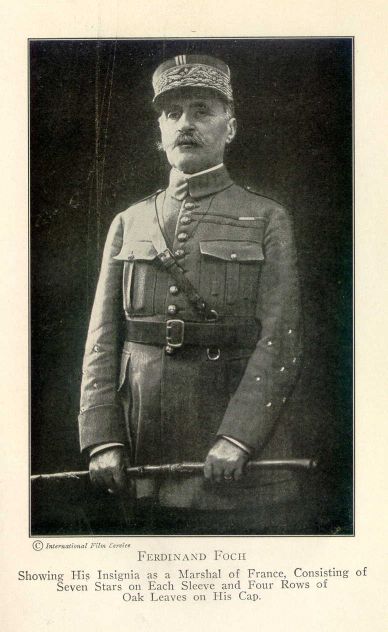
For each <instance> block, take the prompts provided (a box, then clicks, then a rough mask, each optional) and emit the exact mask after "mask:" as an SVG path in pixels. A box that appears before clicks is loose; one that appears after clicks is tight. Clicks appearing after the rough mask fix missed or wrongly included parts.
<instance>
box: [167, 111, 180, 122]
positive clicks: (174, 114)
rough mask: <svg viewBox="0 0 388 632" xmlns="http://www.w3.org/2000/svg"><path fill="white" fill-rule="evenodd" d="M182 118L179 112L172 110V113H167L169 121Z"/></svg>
mask: <svg viewBox="0 0 388 632" xmlns="http://www.w3.org/2000/svg"><path fill="white" fill-rule="evenodd" d="M179 117H180V113H179V112H178V110H171V111H170V112H167V118H169V119H174V120H176V119H179Z"/></svg>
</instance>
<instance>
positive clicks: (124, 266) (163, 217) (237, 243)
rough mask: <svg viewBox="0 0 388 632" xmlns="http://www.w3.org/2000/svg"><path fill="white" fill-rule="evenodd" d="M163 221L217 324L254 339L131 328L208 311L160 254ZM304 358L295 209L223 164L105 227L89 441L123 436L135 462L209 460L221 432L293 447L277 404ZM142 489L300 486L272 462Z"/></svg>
mask: <svg viewBox="0 0 388 632" xmlns="http://www.w3.org/2000/svg"><path fill="white" fill-rule="evenodd" d="M166 210H167V213H166ZM174 212H175V220H173V222H172V223H171V222H169V217H170V218H171V214H172V215H174ZM174 224H176V225H175V226H174ZM161 229H162V230H163V231H164V236H165V238H166V240H167V243H168V245H169V246H170V248H171V250H172V252H174V254H175V257H176V258H177V260H178V261H179V264H180V266H181V267H182V268H183V270H184V271H185V274H186V275H187V278H188V279H189V280H190V281H191V283H192V284H193V285H194V286H195V287H196V288H197V289H198V291H199V293H200V294H201V296H203V298H204V299H205V300H206V302H207V303H208V304H209V306H210V307H211V308H212V309H214V310H216V312H217V314H218V321H217V322H219V323H223V324H229V325H232V326H233V325H234V326H235V327H236V328H244V327H245V326H247V325H248V324H250V323H255V324H256V326H257V330H258V332H259V333H258V337H257V341H256V342H255V344H254V345H253V346H252V344H251V343H250V344H249V345H248V344H246V345H245V344H244V343H239V345H238V346H236V345H225V346H222V345H219V346H217V348H213V347H212V346H210V347H206V346H202V345H190V344H188V345H185V344H184V345H183V347H182V348H180V349H177V350H176V351H175V352H174V353H173V354H172V355H168V354H166V353H165V348H164V347H163V346H162V345H154V344H140V343H138V342H131V341H128V340H125V333H123V332H125V322H126V321H140V322H142V323H149V322H151V323H152V322H165V321H166V320H168V319H171V318H174V319H181V320H183V321H185V322H186V323H190V322H201V321H203V317H202V316H201V315H200V314H199V313H198V312H197V310H196V309H195V308H194V307H193V306H192V305H191V303H190V302H189V301H188V299H187V297H186V295H185V293H184V292H182V291H181V290H180V289H179V288H178V287H177V286H176V283H175V281H174V278H173V277H172V276H170V275H169V273H168V272H167V271H166V270H165V269H164V268H163V267H161V266H160V265H159V260H158V258H157V254H158V252H157V248H156V247H155V243H154V241H155V240H153V237H152V235H155V234H157V231H158V230H159V231H160V230H161ZM174 229H175V230H174ZM300 360H301V323H300V302H299V285H298V275H297V269H296V254H295V247H294V241H293V234H292V228H291V223H290V219H289V217H288V214H287V212H286V211H285V209H284V208H283V207H282V206H281V205H279V204H278V203H276V202H274V201H273V200H270V199H268V198H265V197H262V196H260V195H257V194H255V193H252V192H249V191H247V190H245V189H243V188H241V187H239V186H237V185H236V184H234V183H233V182H232V180H231V179H230V177H229V175H228V173H227V171H226V169H225V167H224V166H222V167H221V168H220V169H216V170H214V171H211V172H209V173H204V174H201V175H198V176H194V177H192V178H190V180H189V181H188V195H187V196H186V197H185V198H184V199H183V200H182V201H178V200H176V199H175V198H174V196H173V192H171V187H169V188H168V189H167V190H166V191H161V192H158V193H157V194H155V195H153V196H151V197H150V198H148V199H146V200H144V201H142V202H140V203H138V204H135V205H133V206H131V207H130V208H129V209H127V210H126V211H124V212H123V213H120V214H119V215H117V216H116V218H115V219H114V221H113V223H112V225H111V228H110V230H109V234H108V237H107V240H106V245H105V249H104V254H103V261H102V266H101V272H100V277H99V282H98V286H97V291H96V297H95V301H94V306H93V310H92V316H91V321H90V326H89V332H88V337H87V342H86V349H85V356H84V364H83V380H82V394H81V411H80V415H79V424H80V441H81V448H82V450H85V449H87V448H90V447H92V446H95V445H98V444H103V443H109V442H120V443H124V444H125V445H126V446H127V448H128V451H129V454H130V458H131V461H132V463H133V464H139V465H141V464H157V463H168V462H169V463H173V462H180V461H184V460H186V461H204V460H205V458H206V455H207V452H208V451H209V449H210V448H211V447H212V446H213V445H214V443H215V441H216V440H217V437H218V436H220V435H225V436H229V437H231V438H234V439H236V440H237V441H240V442H242V443H243V444H245V445H246V446H249V447H250V448H251V450H252V454H253V456H257V457H260V458H290V457H292V444H291V437H290V429H289V428H288V426H287V424H286V423H284V421H282V418H281V413H282V409H283V407H284V404H285V403H286V401H287V399H288V397H289V395H290V393H291V391H292V388H293V386H294V384H295V382H296V379H297V375H298V370H299V366H300ZM137 490H138V496H139V497H142V496H150V495H151V496H153V497H155V498H157V499H158V502H160V503H161V504H164V505H170V506H177V507H191V508H198V509H209V508H211V509H228V508H237V507H245V508H246V507H260V506H261V507H262V506H268V505H272V506H273V505H274V504H276V503H282V502H284V501H289V500H290V499H293V498H295V497H296V496H297V494H298V480H297V478H296V475H295V473H293V472H291V471H290V472H284V471H270V472H265V473H264V472H262V473H260V474H257V475H249V476H247V477H245V478H244V479H243V480H242V481H240V482H233V483H227V484H226V483H225V484H219V485H212V484H210V483H208V482H206V481H205V480H204V479H203V477H202V476H197V477H188V478H183V479H173V478H169V479H167V480H166V479H163V480H161V481H154V480H153V481H151V480H145V481H139V482H138V487H137Z"/></svg>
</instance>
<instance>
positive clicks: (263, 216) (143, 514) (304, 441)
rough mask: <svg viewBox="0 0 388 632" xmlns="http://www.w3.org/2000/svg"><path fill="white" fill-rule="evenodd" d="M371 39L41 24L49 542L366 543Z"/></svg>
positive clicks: (33, 516)
mask: <svg viewBox="0 0 388 632" xmlns="http://www.w3.org/2000/svg"><path fill="white" fill-rule="evenodd" d="M353 43H354V42H353V38H352V37H277V38H275V37H273V38H264V37H263V38H259V37H257V38H252V37H244V38H241V37H240V38H232V37H228V38H193V39H184V38H182V39H179V38H155V39H152V38H145V39H141V38H137V39H135V38H120V39H109V38H106V39H91V38H89V39H32V38H31V39H30V40H29V42H28V65H29V78H28V86H29V104H28V106H29V111H28V117H29V119H28V120H29V188H30V191H29V195H30V209H29V210H30V213H29V218H30V219H29V226H30V246H29V271H30V275H29V306H30V307H29V309H30V319H29V321H30V333H29V343H30V344H29V349H30V367H29V379H30V415H29V416H30V419H29V451H30V455H29V456H30V458H29V461H30V463H29V465H30V468H29V469H30V472H29V475H30V481H29V485H30V498H29V514H30V535H31V536H61V537H62V536H78V535H82V536H93V535H98V536H109V535H110V536H112V535H120V536H126V535H130V536H176V535H190V536H220V535H223V536H229V535H245V536H286V535H287V536H351V535H353V534H354V530H355V514H354V502H353V499H354V491H355V490H354V432H353V430H354V424H353V395H354V393H353V372H354V367H353V289H354V288H353V245H354V244H353V241H354V240H353V224H354V222H353V205H354V195H353V186H354V182H353V168H354V165H353V163H354V159H353V155H354V147H353V137H354V129H353V113H354V103H353V86H354V68H353Z"/></svg>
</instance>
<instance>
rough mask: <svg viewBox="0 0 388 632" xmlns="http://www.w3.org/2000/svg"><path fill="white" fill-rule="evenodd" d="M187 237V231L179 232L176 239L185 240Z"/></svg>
mask: <svg viewBox="0 0 388 632" xmlns="http://www.w3.org/2000/svg"><path fill="white" fill-rule="evenodd" d="M187 238H188V234H187V233H179V234H178V241H186V239H187Z"/></svg>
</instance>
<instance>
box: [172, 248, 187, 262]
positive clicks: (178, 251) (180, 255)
mask: <svg viewBox="0 0 388 632" xmlns="http://www.w3.org/2000/svg"><path fill="white" fill-rule="evenodd" d="M174 255H175V256H176V257H178V259H182V257H184V256H185V251H184V250H182V248H178V250H175V252H174Z"/></svg>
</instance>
